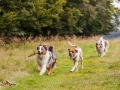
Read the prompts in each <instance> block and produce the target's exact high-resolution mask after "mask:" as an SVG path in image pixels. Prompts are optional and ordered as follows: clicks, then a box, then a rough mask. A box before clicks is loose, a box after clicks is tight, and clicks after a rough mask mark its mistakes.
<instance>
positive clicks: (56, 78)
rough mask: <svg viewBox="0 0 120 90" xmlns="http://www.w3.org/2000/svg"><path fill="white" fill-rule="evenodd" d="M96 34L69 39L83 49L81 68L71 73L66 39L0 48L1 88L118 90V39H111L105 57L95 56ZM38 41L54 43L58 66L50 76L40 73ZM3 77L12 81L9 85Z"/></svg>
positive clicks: (119, 58) (119, 66) (119, 47)
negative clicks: (82, 65)
mask: <svg viewBox="0 0 120 90" xmlns="http://www.w3.org/2000/svg"><path fill="white" fill-rule="evenodd" d="M97 39H98V37H92V38H87V39H78V38H76V37H74V38H72V39H71V40H70V42H71V43H73V44H76V45H78V46H80V47H81V48H82V50H83V56H84V69H83V70H82V69H81V65H80V63H79V71H78V72H72V73H71V72H70V70H71V68H72V66H73V62H72V60H70V59H69V56H68V48H71V47H70V46H69V45H68V44H67V40H60V41H59V40H49V41H42V40H39V41H32V40H31V41H25V42H19V43H11V44H5V45H4V46H3V47H0V90H120V38H117V39H111V40H109V42H110V48H109V50H108V52H107V53H106V56H105V57H102V58H101V57H98V55H97V52H96V49H95V42H96V40H97ZM39 43H46V44H48V45H54V46H55V50H54V51H55V54H56V56H57V68H55V69H54V70H53V73H52V75H50V76H48V75H47V72H46V73H45V74H44V75H42V76H39V72H38V70H37V63H36V55H34V56H31V57H28V55H30V54H33V53H35V52H36V47H37V45H38V44H39ZM6 80H8V81H10V82H12V83H15V84H16V85H14V86H12V87H10V86H8V85H5V83H6Z"/></svg>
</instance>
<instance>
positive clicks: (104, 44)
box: [96, 37, 109, 57]
mask: <svg viewBox="0 0 120 90" xmlns="http://www.w3.org/2000/svg"><path fill="white" fill-rule="evenodd" d="M108 48H109V41H108V40H105V39H103V37H100V39H99V40H98V41H97V42H96V50H97V52H98V56H100V57H103V56H105V54H106V52H107V51H108Z"/></svg>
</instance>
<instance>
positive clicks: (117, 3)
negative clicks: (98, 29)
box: [112, 0, 120, 9]
mask: <svg viewBox="0 0 120 90" xmlns="http://www.w3.org/2000/svg"><path fill="white" fill-rule="evenodd" d="M112 5H114V7H115V8H119V9H120V2H118V0H113V3H112Z"/></svg>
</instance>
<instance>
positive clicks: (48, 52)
mask: <svg viewBox="0 0 120 90" xmlns="http://www.w3.org/2000/svg"><path fill="white" fill-rule="evenodd" d="M53 49H54V46H50V47H49V48H48V47H47V45H46V44H45V45H39V46H38V47H37V53H38V54H37V63H38V70H39V71H40V74H39V75H43V74H44V73H45V72H46V69H47V70H48V75H51V73H52V69H53V67H54V66H55V64H56V56H55V54H54V52H53Z"/></svg>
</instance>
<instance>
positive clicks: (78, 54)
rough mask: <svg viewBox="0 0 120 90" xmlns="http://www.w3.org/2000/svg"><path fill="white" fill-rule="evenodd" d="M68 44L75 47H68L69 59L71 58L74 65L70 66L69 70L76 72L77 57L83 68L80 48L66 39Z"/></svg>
mask: <svg viewBox="0 0 120 90" xmlns="http://www.w3.org/2000/svg"><path fill="white" fill-rule="evenodd" d="M68 44H69V45H70V46H73V47H75V48H74V49H68V51H69V56H70V59H72V60H73V62H74V66H73V67H72V69H71V72H73V71H75V72H78V61H79V59H81V68H82V69H83V54H82V49H81V48H80V47H78V46H76V45H73V44H71V43H70V42H69V41H68Z"/></svg>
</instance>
